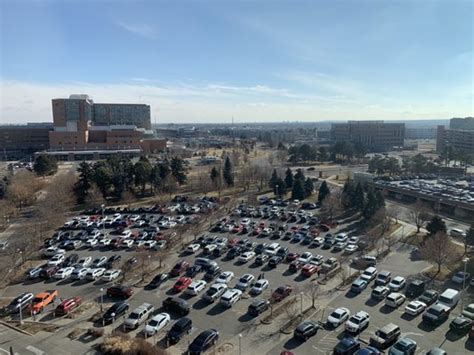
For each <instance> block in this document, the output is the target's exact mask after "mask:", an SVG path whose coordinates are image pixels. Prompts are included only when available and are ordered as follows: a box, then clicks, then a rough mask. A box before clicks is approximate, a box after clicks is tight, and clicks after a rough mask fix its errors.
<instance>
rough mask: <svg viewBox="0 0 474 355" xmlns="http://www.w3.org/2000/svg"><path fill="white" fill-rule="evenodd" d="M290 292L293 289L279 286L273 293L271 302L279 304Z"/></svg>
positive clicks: (287, 286)
mask: <svg viewBox="0 0 474 355" xmlns="http://www.w3.org/2000/svg"><path fill="white" fill-rule="evenodd" d="M292 291H293V288H292V287H291V286H289V285H286V286H279V287H278V288H277V289H276V290H275V291H273V294H272V296H271V300H272V301H274V302H279V301H281V300H283V299H285V298H286V297H288V296H289V295H290V294H291V292H292Z"/></svg>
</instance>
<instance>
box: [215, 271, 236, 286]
mask: <svg viewBox="0 0 474 355" xmlns="http://www.w3.org/2000/svg"><path fill="white" fill-rule="evenodd" d="M233 278H234V273H233V272H232V271H224V272H221V274H220V275H219V276H218V277H217V279H216V283H218V284H227V283H229V281H230V280H232V279H233Z"/></svg>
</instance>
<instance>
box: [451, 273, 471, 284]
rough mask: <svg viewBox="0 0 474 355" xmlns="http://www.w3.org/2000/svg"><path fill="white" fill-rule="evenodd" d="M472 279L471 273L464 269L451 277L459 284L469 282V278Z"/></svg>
mask: <svg viewBox="0 0 474 355" xmlns="http://www.w3.org/2000/svg"><path fill="white" fill-rule="evenodd" d="M470 279H471V274H470V273H468V272H464V271H458V272H457V273H455V274H454V275H453V277H452V278H451V281H452V282H454V283H457V284H462V283H469V280H470Z"/></svg>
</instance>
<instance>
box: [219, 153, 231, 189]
mask: <svg viewBox="0 0 474 355" xmlns="http://www.w3.org/2000/svg"><path fill="white" fill-rule="evenodd" d="M222 176H223V177H224V181H225V183H226V184H227V186H234V172H233V170H232V163H231V162H230V159H229V157H227V158H226V159H225V163H224V170H223V171H222Z"/></svg>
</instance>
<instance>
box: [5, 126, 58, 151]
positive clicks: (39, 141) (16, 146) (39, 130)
mask: <svg viewBox="0 0 474 355" xmlns="http://www.w3.org/2000/svg"><path fill="white" fill-rule="evenodd" d="M52 130H53V125H52V124H51V123H27V124H26V125H3V126H0V154H1V158H0V159H2V160H16V159H22V158H26V157H28V156H30V155H32V154H33V153H35V152H37V151H40V150H45V149H48V148H49V132H50V131H52Z"/></svg>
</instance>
